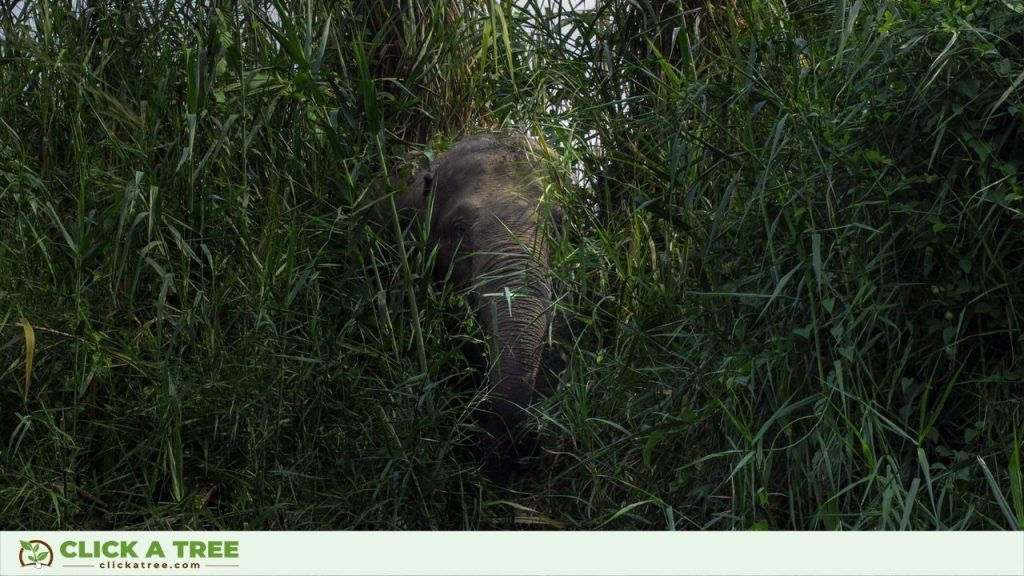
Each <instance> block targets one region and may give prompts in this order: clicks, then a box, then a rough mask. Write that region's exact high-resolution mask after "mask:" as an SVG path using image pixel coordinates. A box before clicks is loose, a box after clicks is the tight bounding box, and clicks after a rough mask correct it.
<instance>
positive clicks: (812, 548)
mask: <svg viewBox="0 0 1024 576" xmlns="http://www.w3.org/2000/svg"><path fill="white" fill-rule="evenodd" d="M0 574H3V575H5V576H16V575H33V576H36V575H40V576H41V575H61V574H75V575H87V574H152V575H161V574H188V575H192V574H195V575H205V574H218V575H232V576H233V575H243V574H244V575H251V576H260V575H281V576H288V575H292V574H316V575H321V574H322V575H350V574H351V575H369V574H386V575H406V574H409V575H431V576H433V575H442V574H445V575H447V574H453V575H470V574H472V575H476V574H480V575H492V574H493V575H520V574H546V575H583V574H594V575H616V576H618V575H642V574H649V575H669V574H708V575H746V574H792V575H804V574H808V575H809V574H814V575H828V574H835V575H843V576H852V575H860V574H865V575H880V574H886V575H888V574H899V575H901V576H911V575H917V574H920V575H928V576H938V575H946V574H951V575H953V574H957V575H959V574H972V575H978V576H985V575H998V576H1004V575H1012V576H1022V575H1024V533H1021V532H1003V533H989V532H967V533H962V532H961V533H953V532H909V533H908V532H903V533H891V532H858V533H850V532H846V533H838V532H686V533H665V532H643V533H640V532H558V533H556V532H512V533H501V532H128V531H113V532H45V531H40V532H0Z"/></svg>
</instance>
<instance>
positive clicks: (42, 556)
mask: <svg viewBox="0 0 1024 576" xmlns="http://www.w3.org/2000/svg"><path fill="white" fill-rule="evenodd" d="M49 555H50V553H49V552H47V551H46V550H43V551H42V552H40V553H39V554H36V557H35V558H33V559H32V561H33V562H42V561H43V560H46V557H47V556H49Z"/></svg>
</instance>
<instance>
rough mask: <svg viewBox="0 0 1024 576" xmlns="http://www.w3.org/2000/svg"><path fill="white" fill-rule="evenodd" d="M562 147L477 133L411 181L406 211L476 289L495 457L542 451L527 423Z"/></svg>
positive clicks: (546, 318)
mask: <svg viewBox="0 0 1024 576" xmlns="http://www.w3.org/2000/svg"><path fill="white" fill-rule="evenodd" d="M552 160H557V154H555V153H554V152H551V151H548V150H547V149H546V148H544V147H543V146H541V145H540V144H539V143H538V142H537V141H535V140H533V139H531V138H529V137H526V136H522V135H518V134H503V133H499V134H478V135H475V136H471V137H468V138H464V139H462V140H460V141H458V142H457V143H456V144H455V145H454V146H453V147H452V148H450V149H449V150H448V151H447V152H445V153H443V154H441V155H439V156H438V157H437V158H436V159H435V161H434V162H433V165H432V166H431V169H430V170H427V171H420V172H418V173H416V174H414V175H413V176H412V177H411V178H408V179H407V180H406V182H405V189H404V191H403V192H401V195H400V196H397V197H396V207H397V208H398V209H399V213H400V214H404V215H405V216H407V217H408V216H411V217H412V218H413V219H414V220H416V221H418V222H419V223H420V224H421V225H423V226H426V227H427V228H428V229H429V231H428V236H427V237H428V243H429V245H430V248H429V249H433V248H434V247H436V248H437V261H436V263H435V272H437V273H438V274H439V275H441V276H445V275H447V277H448V278H449V279H450V280H451V281H453V282H454V283H455V284H456V287H457V288H459V289H462V290H466V291H468V293H469V295H470V301H471V302H472V307H473V310H474V311H475V314H476V316H477V320H478V322H479V325H480V326H481V328H482V331H483V333H484V335H485V336H484V340H485V342H486V348H487V350H488V358H487V363H486V369H485V374H484V377H483V381H484V383H485V385H486V386H485V393H486V394H485V397H484V401H483V403H482V407H481V410H480V411H479V413H478V420H479V424H480V427H481V428H482V429H483V431H484V432H486V434H487V436H488V437H489V440H485V442H484V445H485V446H486V448H485V454H486V456H485V457H486V458H487V459H488V461H489V462H491V463H493V462H495V461H498V462H504V463H508V462H515V461H518V459H519V457H520V456H522V455H524V454H526V453H529V452H530V451H532V449H533V445H532V440H531V439H530V435H529V434H526V433H524V432H525V431H524V430H522V424H523V422H524V420H525V419H526V417H527V415H528V409H529V407H530V404H531V402H532V401H533V397H534V388H535V382H536V380H537V379H538V370H539V367H540V363H541V357H542V353H543V352H544V345H545V341H546V339H547V336H548V331H549V329H550V326H551V322H552V312H551V305H552V290H551V282H550V276H549V263H548V257H549V252H550V246H549V242H548V240H547V232H548V230H547V227H546V226H545V225H544V224H545V222H550V221H551V220H550V219H549V218H551V217H553V218H554V219H555V221H557V219H558V217H559V214H560V211H559V210H558V208H557V207H555V206H554V205H553V204H552V203H549V202H542V197H543V195H544V182H545V178H544V175H545V173H547V171H548V170H549V168H550V163H551V162H552Z"/></svg>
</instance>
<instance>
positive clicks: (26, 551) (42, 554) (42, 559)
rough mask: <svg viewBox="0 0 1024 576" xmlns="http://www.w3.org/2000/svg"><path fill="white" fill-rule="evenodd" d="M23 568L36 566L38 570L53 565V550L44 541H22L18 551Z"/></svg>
mask: <svg viewBox="0 0 1024 576" xmlns="http://www.w3.org/2000/svg"><path fill="white" fill-rule="evenodd" d="M18 561H19V562H21V565H22V567H25V566H35V567H36V568H37V569H38V568H42V567H43V566H50V565H52V564H53V548H50V545H49V544H47V543H46V542H43V541H42V540H22V541H21V550H19V551H18Z"/></svg>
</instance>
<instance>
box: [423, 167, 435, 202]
mask: <svg viewBox="0 0 1024 576" xmlns="http://www.w3.org/2000/svg"><path fill="white" fill-rule="evenodd" d="M433 187H434V173H433V172H424V173H423V197H424V198H427V197H429V196H430V190H431V189H432V188H433Z"/></svg>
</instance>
